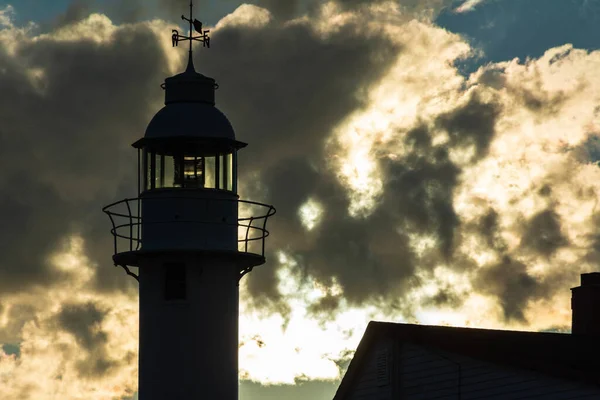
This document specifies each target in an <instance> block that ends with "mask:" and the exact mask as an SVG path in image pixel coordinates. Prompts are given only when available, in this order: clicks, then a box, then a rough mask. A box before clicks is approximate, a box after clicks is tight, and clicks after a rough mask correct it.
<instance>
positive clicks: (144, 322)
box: [103, 3, 275, 400]
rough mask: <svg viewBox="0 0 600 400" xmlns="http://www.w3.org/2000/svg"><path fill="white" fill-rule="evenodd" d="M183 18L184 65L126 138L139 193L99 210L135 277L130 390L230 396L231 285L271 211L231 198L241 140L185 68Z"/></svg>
mask: <svg viewBox="0 0 600 400" xmlns="http://www.w3.org/2000/svg"><path fill="white" fill-rule="evenodd" d="M182 19H184V20H186V21H188V22H189V25H190V33H189V36H182V35H180V34H179V32H177V31H176V30H174V31H173V32H172V40H173V45H174V46H176V45H177V44H178V43H179V42H180V41H186V40H187V41H189V42H190V49H189V61H188V66H187V69H186V71H185V72H183V73H181V74H178V75H175V76H173V77H170V78H167V79H166V80H165V82H164V84H163V85H162V88H163V89H164V90H165V106H164V107H163V108H162V109H161V110H160V111H158V113H157V114H156V115H155V116H154V118H153V119H152V120H151V121H150V124H149V125H148V128H147V129H146V133H145V135H144V137H143V138H141V139H140V140H138V141H137V142H135V143H134V144H133V147H134V148H136V149H137V150H138V196H137V197H135V198H128V199H124V200H121V201H119V202H116V203H113V204H110V205H108V206H106V207H104V209H103V211H104V212H105V213H106V214H108V216H109V217H110V219H111V222H112V230H111V233H112V234H113V236H114V255H113V261H114V263H115V266H121V267H123V269H124V270H125V271H126V272H127V274H128V275H131V276H132V277H134V278H135V279H137V280H138V281H139V307H140V327H139V389H138V392H139V398H140V399H141V400H184V399H185V400H188V399H207V400H208V399H210V400H234V399H237V398H238V300H239V288H238V285H239V281H240V279H241V278H242V276H243V275H244V274H246V273H248V272H250V271H251V270H252V268H253V267H255V266H258V265H261V264H263V263H264V262H265V257H264V249H265V238H266V237H267V236H268V231H267V230H266V222H267V219H268V218H269V217H270V216H271V215H273V214H274V213H275V209H274V208H273V207H272V206H269V205H265V204H261V203H257V202H252V201H245V200H240V199H239V196H238V195H237V167H238V164H237V152H238V150H240V149H242V148H243V147H245V146H246V143H242V142H240V141H238V140H236V138H235V134H234V131H233V128H232V126H231V124H230V123H229V121H228V120H227V118H226V117H225V115H224V114H223V113H222V112H221V111H219V110H218V109H217V108H216V107H215V89H216V88H217V85H216V83H215V80H214V79H212V78H209V77H206V76H204V75H202V74H199V73H197V72H196V71H195V70H194V65H193V62H192V42H193V41H199V42H201V43H203V45H204V47H209V44H210V42H209V37H208V31H203V30H202V23H201V22H199V21H198V20H195V19H194V20H192V4H191V3H190V16H189V18H186V17H184V16H182ZM194 31H196V32H198V33H199V36H194ZM238 213H239V214H240V215H238ZM130 267H136V268H138V274H135V273H134V272H132V271H131V270H130Z"/></svg>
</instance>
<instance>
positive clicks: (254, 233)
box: [102, 196, 276, 257]
mask: <svg viewBox="0 0 600 400" xmlns="http://www.w3.org/2000/svg"><path fill="white" fill-rule="evenodd" d="M167 199H168V200H171V199H182V200H186V201H197V200H201V201H204V202H235V203H237V204H238V205H239V204H242V205H244V206H246V207H245V208H250V209H251V208H260V209H263V210H266V211H262V212H261V213H260V214H259V215H251V216H243V217H238V220H237V224H236V223H231V222H214V221H203V220H179V219H177V220H166V221H151V222H148V221H146V222H144V219H143V216H142V215H141V211H140V210H141V201H142V199H141V198H139V197H137V198H128V199H124V200H120V201H117V202H114V203H112V204H109V205H107V206H105V207H103V208H102V211H103V212H104V213H105V214H106V215H108V217H109V218H110V221H111V223H112V229H111V230H110V233H111V234H112V235H113V245H114V254H119V253H123V252H127V251H129V252H133V251H138V250H140V249H141V246H142V225H144V224H174V223H175V224H202V225H205V224H210V225H219V226H237V228H238V251H240V252H244V253H249V252H250V251H249V246H248V245H249V243H251V242H255V241H261V246H260V249H261V250H260V255H261V256H262V257H264V255H265V239H266V238H267V236H269V231H268V230H267V220H268V218H269V217H271V216H273V215H274V214H275V212H276V210H275V207H273V206H272V205H268V204H263V203H259V202H256V201H249V200H239V199H219V198H212V197H199V196H195V197H184V196H168V197H146V198H144V199H143V200H144V201H148V200H150V201H153V200H167ZM132 210H136V212H135V213H133V212H132ZM238 212H239V207H238ZM119 239H121V241H120V240H119ZM123 242H125V243H123ZM123 245H124V246H123ZM240 247H242V248H243V250H240Z"/></svg>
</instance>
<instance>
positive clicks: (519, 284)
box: [473, 256, 540, 321]
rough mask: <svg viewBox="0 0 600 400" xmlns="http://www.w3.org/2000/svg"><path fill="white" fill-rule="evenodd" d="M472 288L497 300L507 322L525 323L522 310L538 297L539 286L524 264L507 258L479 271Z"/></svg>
mask: <svg viewBox="0 0 600 400" xmlns="http://www.w3.org/2000/svg"><path fill="white" fill-rule="evenodd" d="M473 286H474V289H475V290H478V291H480V292H482V293H487V294H491V295H494V296H496V297H497V298H498V299H499V302H500V305H501V306H502V310H503V311H504V318H505V319H506V320H507V321H510V320H517V321H525V316H524V314H523V310H524V309H525V307H526V306H527V302H528V301H529V300H530V299H531V298H535V297H537V296H539V295H540V293H539V292H540V284H539V283H538V282H537V281H536V279H535V278H533V277H532V276H531V275H530V274H528V273H527V267H526V266H525V264H523V263H521V262H519V261H516V260H513V259H512V258H511V257H509V256H505V257H503V258H502V261H501V262H499V263H497V264H495V265H492V266H490V267H487V268H485V269H482V270H480V271H479V272H478V276H477V278H476V279H475V281H474V284H473Z"/></svg>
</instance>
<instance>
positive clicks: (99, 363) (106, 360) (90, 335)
mask: <svg viewBox="0 0 600 400" xmlns="http://www.w3.org/2000/svg"><path fill="white" fill-rule="evenodd" d="M106 314H107V311H106V310H102V309H99V308H98V307H97V306H96V305H95V304H93V303H81V304H65V305H63V306H62V308H61V310H60V311H59V313H58V314H57V315H56V323H57V326H58V328H59V329H62V330H64V331H66V332H69V333H70V334H72V335H73V336H74V337H75V340H76V341H77V343H78V345H79V346H80V347H81V348H82V350H83V351H84V354H85V358H84V359H83V360H81V361H79V362H77V364H76V368H77V372H78V373H79V375H80V376H85V377H95V378H99V377H102V376H106V374H107V373H108V371H109V370H110V369H111V368H114V367H116V366H117V365H118V364H119V362H117V361H116V360H113V359H111V358H110V357H109V355H108V350H109V349H108V348H107V344H108V333H107V332H106V331H104V330H102V322H103V321H104V319H105V317H106ZM133 356H134V355H133V354H132V353H130V354H125V356H124V358H123V359H122V360H121V361H120V362H122V363H124V364H129V363H131V362H132V361H133V359H132V357H133Z"/></svg>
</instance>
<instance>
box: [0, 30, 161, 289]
mask: <svg viewBox="0 0 600 400" xmlns="http://www.w3.org/2000/svg"><path fill="white" fill-rule="evenodd" d="M0 60H2V62H1V64H2V65H3V68H4V73H2V74H0V87H1V88H2V97H1V98H0V120H1V121H2V122H3V123H2V126H3V127H2V129H0V149H2V150H0V153H1V157H0V163H1V164H2V177H1V178H0V193H1V196H0V214H1V218H2V224H3V229H2V230H0V248H1V249H2V252H3V258H2V260H1V261H0V267H1V268H0V288H1V290H2V292H3V293H9V292H13V291H20V290H27V289H28V288H29V287H31V286H32V285H36V284H37V285H52V284H55V283H57V282H58V281H59V280H60V279H61V275H60V274H58V273H57V272H56V271H55V270H54V269H52V266H51V265H50V264H49V262H48V256H49V255H50V254H52V253H54V252H56V251H57V250H60V249H61V248H63V239H64V237H65V236H66V235H69V234H72V233H82V234H83V235H84V237H85V239H86V245H87V250H88V253H89V255H90V256H91V259H92V261H93V262H96V263H98V268H97V270H96V271H97V278H98V279H97V282H98V285H99V288H106V289H108V288H111V287H112V288H115V287H118V286H120V287H122V286H123V285H126V284H127V283H124V282H127V281H125V280H123V279H122V278H123V277H122V276H121V275H120V274H119V273H118V271H116V270H115V269H113V268H111V267H110V266H111V262H110V254H111V249H110V247H109V243H110V238H109V234H108V229H107V228H108V225H107V221H106V220H104V217H103V216H102V214H101V213H100V207H101V206H102V204H106V203H108V202H110V200H113V199H114V198H115V197H116V196H119V197H121V195H123V197H125V196H124V195H125V194H126V195H128V196H131V195H132V194H134V192H135V183H134V182H135V180H134V179H135V178H134V176H135V164H134V161H133V160H134V157H135V155H134V152H133V151H132V150H130V149H129V148H128V147H129V144H130V143H131V142H133V141H134V140H135V139H137V138H138V137H140V136H141V135H143V132H144V129H145V126H146V124H147V122H148V120H149V117H150V116H151V114H150V112H149V110H148V108H149V104H156V100H158V101H160V96H161V93H160V89H158V84H159V83H160V82H161V79H163V78H164V76H165V75H166V67H165V58H164V54H163V53H162V50H161V48H160V47H159V45H158V43H157V41H156V38H155V37H154V35H153V34H152V33H151V32H150V31H148V30H147V29H146V28H145V27H143V26H137V27H135V26H130V27H127V28H124V29H121V30H118V31H116V33H115V36H114V38H113V40H111V41H110V42H106V43H103V44H96V43H94V42H92V41H89V40H76V41H55V40H52V39H50V38H47V39H40V40H38V41H36V42H33V43H31V42H26V43H25V44H23V45H21V46H19V47H18V48H17V54H16V56H9V54H8V53H7V52H6V48H5V47H0ZM28 68H40V69H41V70H42V71H43V77H42V78H41V80H40V82H39V83H38V84H36V83H35V82H32V79H34V78H31V77H30V76H29V75H28V72H27V69H28ZM132 153H133V154H132ZM120 184H121V185H122V186H121V187H119V185H120ZM117 191H120V193H117Z"/></svg>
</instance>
